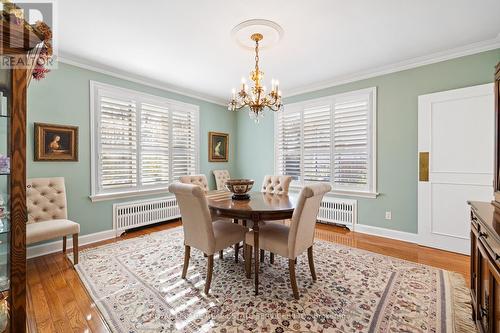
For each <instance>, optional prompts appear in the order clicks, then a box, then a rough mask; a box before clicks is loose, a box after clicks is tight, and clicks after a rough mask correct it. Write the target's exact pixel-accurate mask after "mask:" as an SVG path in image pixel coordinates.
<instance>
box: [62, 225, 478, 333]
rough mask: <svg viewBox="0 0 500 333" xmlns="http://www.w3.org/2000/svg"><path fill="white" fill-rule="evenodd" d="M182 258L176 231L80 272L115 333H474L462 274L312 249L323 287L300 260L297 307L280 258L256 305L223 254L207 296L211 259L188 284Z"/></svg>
mask: <svg viewBox="0 0 500 333" xmlns="http://www.w3.org/2000/svg"><path fill="white" fill-rule="evenodd" d="M183 253H184V246H183V234H182V229H181V228H175V229H171V230H166V231H161V232H157V233H153V234H150V235H147V236H143V237H139V238H134V239H129V240H124V241H120V242H118V243H114V244H109V245H104V246H100V247H97V248H92V249H89V250H87V251H83V252H82V253H81V255H80V263H79V264H78V265H77V266H76V270H77V272H78V274H79V275H80V278H81V280H82V281H83V283H84V284H85V286H86V288H87V290H88V292H89V294H90V296H91V297H92V299H93V300H94V301H95V303H96V304H97V306H98V308H99V309H100V311H101V313H102V314H103V317H104V318H105V320H106V321H107V323H108V325H109V327H110V329H111V331H113V332H177V331H180V332H205V331H213V332H244V331H253V332H278V333H279V332H473V331H475V328H474V325H473V323H472V320H471V318H470V317H471V309H470V297H469V294H468V290H467V288H466V286H465V282H464V280H463V278H462V277H461V276H459V275H458V274H456V273H450V272H447V271H443V270H440V269H436V268H433V267H429V266H425V265H420V264H415V263H412V262H408V261H404V260H399V259H395V258H392V257H387V256H383V255H379V254H374V253H371V252H367V251H363V250H359V249H354V248H349V247H345V246H342V245H338V244H335V243H329V242H323V241H316V242H315V251H314V254H315V264H316V272H317V275H318V280H317V282H315V283H313V281H312V279H311V275H310V272H309V267H308V264H307V257H306V256H305V255H303V256H301V257H299V258H298V266H297V280H298V284H299V291H300V293H301V298H300V300H298V301H296V300H294V299H293V297H292V292H291V289H290V283H289V282H290V281H289V278H288V268H287V267H288V263H287V261H286V260H285V259H284V258H280V257H277V258H276V261H275V263H274V264H273V265H270V264H269V262H268V258H267V257H266V261H265V263H262V265H261V275H260V281H261V285H260V287H261V288H260V295H258V296H255V295H254V293H253V279H246V278H245V274H244V268H243V263H242V260H240V262H239V263H235V262H234V252H232V250H231V249H227V251H226V252H225V255H224V258H223V259H222V260H221V259H219V258H218V257H216V258H215V263H214V275H213V279H212V289H211V294H210V295H209V296H206V295H205V294H204V293H203V287H204V282H205V280H204V279H205V271H206V258H204V257H203V254H202V253H201V252H199V251H197V250H194V249H193V250H192V251H191V261H190V267H189V271H188V275H187V277H188V279H187V280H183V279H181V277H180V275H181V270H182V263H183ZM70 258H71V257H70Z"/></svg>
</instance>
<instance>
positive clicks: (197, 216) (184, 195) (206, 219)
mask: <svg viewBox="0 0 500 333" xmlns="http://www.w3.org/2000/svg"><path fill="white" fill-rule="evenodd" d="M168 191H169V192H172V193H174V194H175V197H176V199H177V204H178V205H179V209H180V211H181V217H182V228H183V229H184V244H185V245H188V246H192V247H194V248H197V249H199V250H201V251H203V252H204V253H206V254H213V251H214V249H215V235H214V230H213V226H212V218H211V216H210V210H209V208H208V202H207V198H206V196H205V193H204V192H203V190H202V189H201V188H200V187H199V186H198V185H191V184H182V183H174V184H172V185H170V186H169V187H168Z"/></svg>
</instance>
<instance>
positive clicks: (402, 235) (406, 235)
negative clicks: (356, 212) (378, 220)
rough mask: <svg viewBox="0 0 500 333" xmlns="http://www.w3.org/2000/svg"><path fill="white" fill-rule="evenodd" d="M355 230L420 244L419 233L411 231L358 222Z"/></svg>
mask: <svg viewBox="0 0 500 333" xmlns="http://www.w3.org/2000/svg"><path fill="white" fill-rule="evenodd" d="M354 231H355V232H359V233H362V234H368V235H373V236H380V237H385V238H391V239H396V240H400V241H404V242H409V243H415V244H418V241H419V240H418V234H413V233H411V232H405V231H399V230H393V229H387V228H380V227H373V226H371V225H366V224H356V225H355V226H354Z"/></svg>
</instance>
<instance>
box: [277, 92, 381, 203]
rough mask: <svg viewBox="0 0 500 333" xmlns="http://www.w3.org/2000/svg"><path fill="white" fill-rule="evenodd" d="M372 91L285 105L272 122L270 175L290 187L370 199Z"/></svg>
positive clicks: (373, 185)
mask: <svg viewBox="0 0 500 333" xmlns="http://www.w3.org/2000/svg"><path fill="white" fill-rule="evenodd" d="M376 92H377V90H376V88H367V89H362V90H358V91H351V92H347V93H343V94H338V95H332V96H328V97H323V98H318V99H314V100H308V101H303V102H298V103H293V104H289V105H286V106H285V108H284V110H283V111H281V112H279V113H277V115H276V117H275V126H276V127H275V133H276V147H275V172H276V173H277V174H281V175H290V176H292V177H293V179H294V183H292V184H293V185H305V184H307V183H310V182H327V183H330V184H331V185H332V189H333V191H339V192H341V193H342V194H348V193H349V192H353V193H356V194H360V195H363V196H367V197H375V196H376V161H375V158H376V153H375V147H376V128H375V125H376V110H377V109H376V107H377V106H376Z"/></svg>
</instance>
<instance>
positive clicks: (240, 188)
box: [224, 179, 254, 200]
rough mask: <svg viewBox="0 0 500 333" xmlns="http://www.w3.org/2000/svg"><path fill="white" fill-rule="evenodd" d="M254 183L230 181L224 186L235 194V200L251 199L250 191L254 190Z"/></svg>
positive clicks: (246, 180) (249, 180) (238, 180)
mask: <svg viewBox="0 0 500 333" xmlns="http://www.w3.org/2000/svg"><path fill="white" fill-rule="evenodd" d="M253 183H254V181H253V180H252V179H228V180H226V183H225V184H224V186H226V189H227V190H228V191H229V192H231V193H232V194H233V199H234V200H246V199H250V196H249V195H248V193H247V192H248V191H250V190H251V189H252V186H253Z"/></svg>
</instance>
